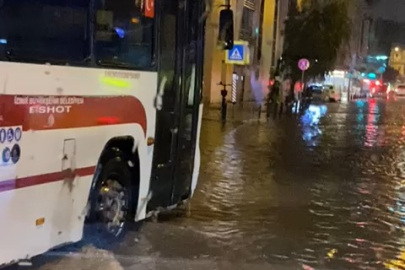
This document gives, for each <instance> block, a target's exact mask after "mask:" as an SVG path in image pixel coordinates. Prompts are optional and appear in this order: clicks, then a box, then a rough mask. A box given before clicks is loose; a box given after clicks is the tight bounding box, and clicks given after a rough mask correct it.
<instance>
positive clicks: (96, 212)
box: [84, 151, 135, 248]
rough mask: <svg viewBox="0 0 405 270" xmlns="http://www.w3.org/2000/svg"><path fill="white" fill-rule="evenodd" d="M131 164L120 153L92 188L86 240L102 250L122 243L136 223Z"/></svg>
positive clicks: (111, 160)
mask: <svg viewBox="0 0 405 270" xmlns="http://www.w3.org/2000/svg"><path fill="white" fill-rule="evenodd" d="M131 180H132V173H131V168H130V167H129V165H128V162H127V160H126V159H125V158H124V156H123V155H121V154H120V152H119V151H117V152H116V153H115V155H114V156H113V157H112V158H110V159H109V160H108V161H106V162H105V164H101V168H100V171H99V173H98V176H97V178H96V182H95V185H94V187H93V188H92V191H91V194H90V199H89V207H90V209H89V214H88V218H87V222H86V225H85V231H84V233H85V236H84V237H85V239H86V240H89V241H90V242H91V243H92V244H94V245H96V246H98V247H100V248H108V246H110V245H112V244H114V243H117V242H118V241H121V240H122V239H123V238H124V236H125V234H126V232H127V230H128V228H129V226H131V224H133V222H134V212H135V211H134V209H135V207H134V196H133V194H134V192H133V190H134V188H133V186H132V184H131Z"/></svg>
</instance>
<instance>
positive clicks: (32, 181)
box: [0, 166, 96, 192]
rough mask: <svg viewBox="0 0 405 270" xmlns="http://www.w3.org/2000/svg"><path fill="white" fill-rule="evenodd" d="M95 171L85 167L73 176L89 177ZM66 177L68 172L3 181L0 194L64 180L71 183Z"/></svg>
mask: <svg viewBox="0 0 405 270" xmlns="http://www.w3.org/2000/svg"><path fill="white" fill-rule="evenodd" d="M95 170H96V167H95V166H90V167H84V168H79V169H76V170H75V171H74V172H73V174H74V176H89V175H93V174H94V172H95ZM66 175H67V172H66V171H60V172H54V173H47V174H40V175H34V176H27V177H23V178H17V179H13V180H6V181H2V182H0V192H5V191H10V190H14V189H20V188H27V187H32V186H36V185H42V184H49V183H53V182H58V181H64V180H66V181H71V180H69V179H66ZM72 179H73V178H72Z"/></svg>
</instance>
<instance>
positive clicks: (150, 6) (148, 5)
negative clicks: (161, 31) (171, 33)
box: [144, 0, 155, 18]
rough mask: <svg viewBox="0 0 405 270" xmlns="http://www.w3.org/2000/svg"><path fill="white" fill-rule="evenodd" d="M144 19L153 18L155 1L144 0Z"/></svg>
mask: <svg viewBox="0 0 405 270" xmlns="http://www.w3.org/2000/svg"><path fill="white" fill-rule="evenodd" d="M144 13H145V17H148V18H153V17H155V0H145V11H144Z"/></svg>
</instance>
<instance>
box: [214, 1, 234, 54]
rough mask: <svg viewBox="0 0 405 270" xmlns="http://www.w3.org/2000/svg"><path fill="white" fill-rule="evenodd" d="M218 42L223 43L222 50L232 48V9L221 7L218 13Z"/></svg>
mask: <svg viewBox="0 0 405 270" xmlns="http://www.w3.org/2000/svg"><path fill="white" fill-rule="evenodd" d="M218 42H219V43H222V44H223V49H224V50H231V49H232V48H233V43H234V39H233V11H232V10H230V9H223V10H221V11H220V13H219V33H218Z"/></svg>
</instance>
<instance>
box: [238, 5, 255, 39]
mask: <svg viewBox="0 0 405 270" xmlns="http://www.w3.org/2000/svg"><path fill="white" fill-rule="evenodd" d="M253 21H254V10H253V9H250V8H247V7H244V8H243V12H242V25H241V29H240V37H241V39H244V40H249V39H250V38H252V35H253Z"/></svg>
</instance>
